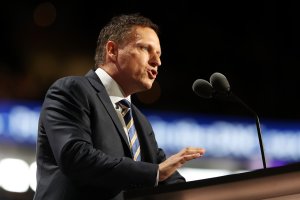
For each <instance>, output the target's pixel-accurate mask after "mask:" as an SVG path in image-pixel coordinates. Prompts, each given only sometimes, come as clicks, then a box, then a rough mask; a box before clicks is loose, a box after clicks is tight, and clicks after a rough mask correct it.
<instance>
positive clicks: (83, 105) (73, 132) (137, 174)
mask: <svg viewBox="0 0 300 200" xmlns="http://www.w3.org/2000/svg"><path fill="white" fill-rule="evenodd" d="M132 111H133V117H134V121H135V126H136V129H137V131H138V137H139V141H140V146H141V153H142V161H143V162H135V161H133V160H132V158H131V152H130V149H129V145H128V141H127V138H126V135H125V134H126V133H125V132H124V130H123V128H122V125H121V123H120V120H119V118H118V116H117V114H116V111H115V109H114V107H113V105H112V103H111V100H110V98H109V96H108V94H107V92H106V90H105V87H104V86H103V84H102V83H101V81H100V79H99V78H98V76H97V75H96V73H95V72H94V71H93V70H91V71H89V72H88V73H87V75H86V76H84V77H80V76H72V77H65V78H61V79H59V80H58V81H56V82H55V83H54V84H53V85H52V86H51V87H50V88H49V90H48V92H47V94H46V96H45V100H44V103H43V106H42V110H41V114H40V120H39V130H38V140H37V189H36V193H35V197H34V199H35V200H48V199H49V200H62V199H64V200H66V199H70V200H83V199H84V200H86V199H88V200H93V199H98V200H100V199H123V193H122V191H124V190H128V189H131V188H137V187H151V186H154V185H155V181H156V175H157V170H158V164H159V163H161V162H162V161H164V160H165V154H164V152H163V151H162V150H161V149H160V148H158V146H157V142H156V139H155V136H154V133H153V130H152V127H151V125H150V123H149V121H148V120H147V119H146V117H145V116H144V115H143V114H142V113H141V112H140V111H139V110H138V109H137V108H136V107H135V106H134V105H133V106H132ZM183 181H184V178H183V177H182V176H181V175H179V173H177V172H176V173H175V174H174V175H173V176H171V177H170V178H169V179H167V180H166V181H165V182H163V183H160V184H170V183H175V182H183Z"/></svg>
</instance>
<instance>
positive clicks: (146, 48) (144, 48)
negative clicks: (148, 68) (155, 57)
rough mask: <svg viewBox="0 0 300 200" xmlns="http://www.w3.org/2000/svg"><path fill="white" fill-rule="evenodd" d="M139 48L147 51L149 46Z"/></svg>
mask: <svg viewBox="0 0 300 200" xmlns="http://www.w3.org/2000/svg"><path fill="white" fill-rule="evenodd" d="M141 49H142V50H145V51H148V49H149V48H148V47H146V46H141Z"/></svg>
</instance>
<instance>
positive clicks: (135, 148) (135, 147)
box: [119, 99, 141, 161]
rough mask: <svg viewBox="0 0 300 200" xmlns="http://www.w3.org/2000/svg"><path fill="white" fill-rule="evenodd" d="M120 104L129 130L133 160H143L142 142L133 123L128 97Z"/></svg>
mask: <svg viewBox="0 0 300 200" xmlns="http://www.w3.org/2000/svg"><path fill="white" fill-rule="evenodd" d="M119 105H120V107H121V108H122V116H123V118H124V121H125V124H126V127H127V130H128V136H129V146H130V149H131V152H132V155H133V160H135V161H140V160H141V153H140V143H139V140H138V136H137V132H136V129H135V126H134V123H133V117H132V111H131V107H130V102H129V101H128V100H126V99H122V100H121V101H119Z"/></svg>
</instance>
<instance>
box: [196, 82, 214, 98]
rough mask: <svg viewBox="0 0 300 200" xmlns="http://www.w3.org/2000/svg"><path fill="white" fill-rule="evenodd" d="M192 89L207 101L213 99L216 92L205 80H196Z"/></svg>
mask: <svg viewBox="0 0 300 200" xmlns="http://www.w3.org/2000/svg"><path fill="white" fill-rule="evenodd" d="M192 89H193V91H194V92H195V93H196V94H197V95H198V96H200V97H202V98H206V99H209V98H212V96H213V92H214V89H213V87H212V85H211V84H210V83H209V82H208V81H206V80H204V79H197V80H195V82H194V83H193V86H192Z"/></svg>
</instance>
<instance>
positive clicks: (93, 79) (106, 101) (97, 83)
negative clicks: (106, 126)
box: [86, 70, 130, 150]
mask: <svg viewBox="0 0 300 200" xmlns="http://www.w3.org/2000/svg"><path fill="white" fill-rule="evenodd" d="M86 77H87V78H88V80H89V82H90V83H91V85H92V86H93V87H94V88H95V90H97V91H98V93H97V95H98V97H99V99H100V101H101V103H102V104H103V106H104V108H105V109H106V111H107V113H108V114H109V116H110V118H111V119H112V121H113V123H114V124H115V126H116V127H117V129H118V133H119V134H120V136H121V138H122V139H123V140H124V142H125V143H126V144H127V147H128V149H129V150H130V148H129V143H128V139H127V136H126V133H125V131H124V129H123V127H122V124H121V122H120V119H119V117H118V115H117V113H116V111H115V108H114V107H113V105H112V103H111V100H110V98H109V95H108V94H107V92H106V90H105V87H104V85H103V84H102V82H101V80H100V79H99V77H98V76H97V74H96V73H95V72H94V71H93V70H90V71H89V72H88V73H87V74H86Z"/></svg>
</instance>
